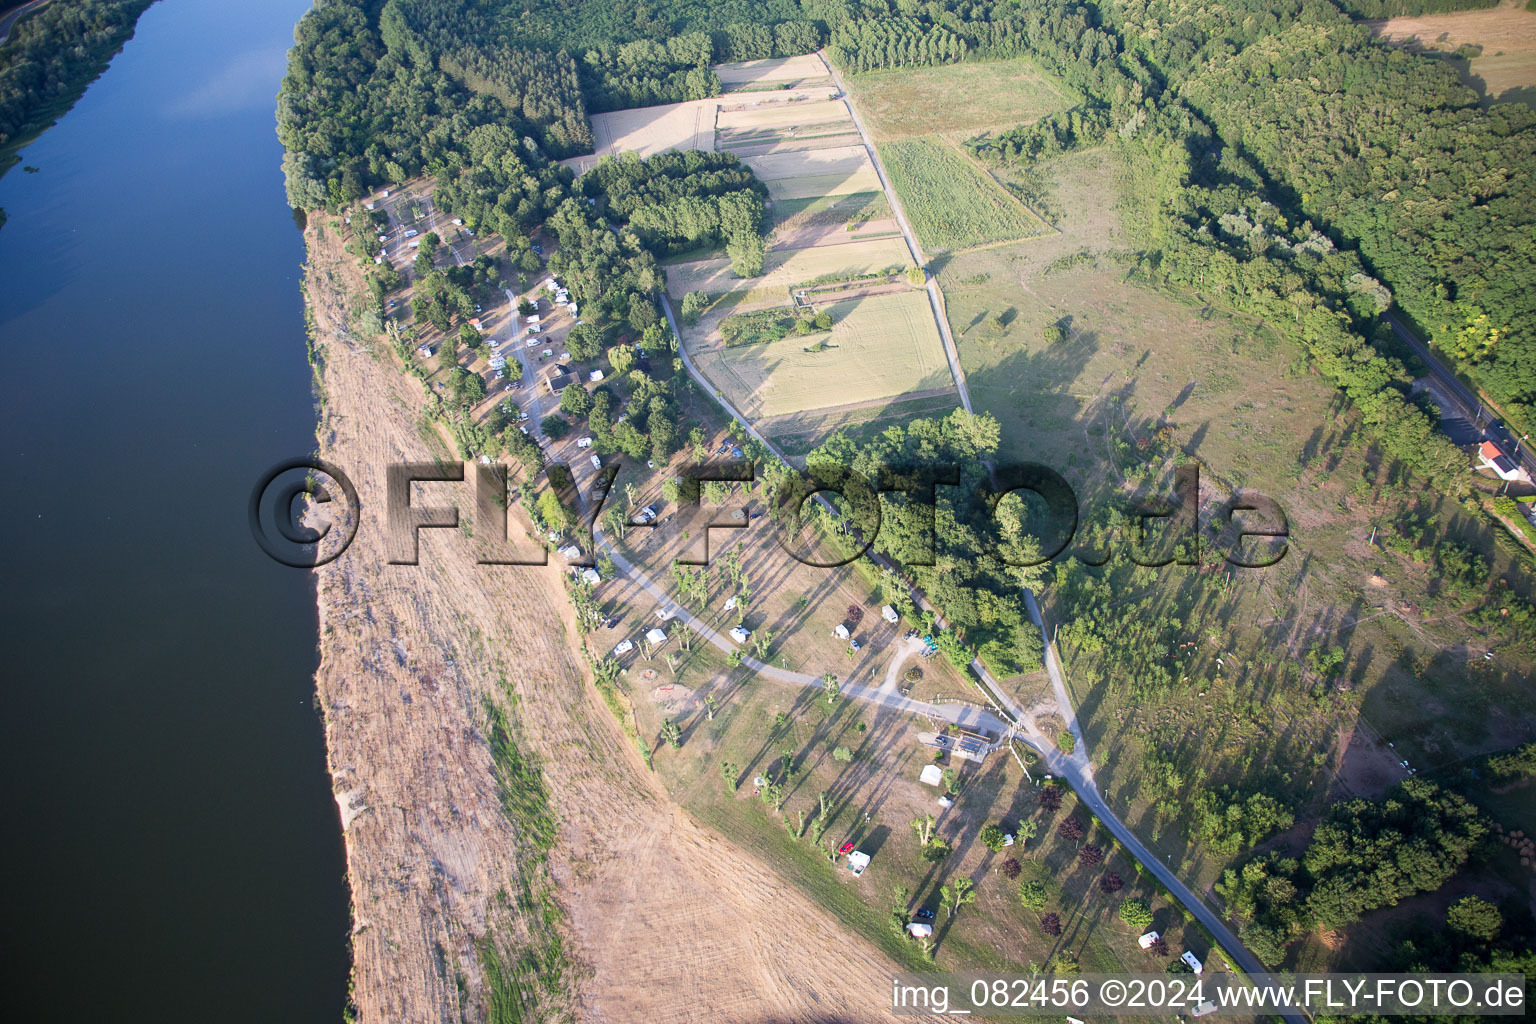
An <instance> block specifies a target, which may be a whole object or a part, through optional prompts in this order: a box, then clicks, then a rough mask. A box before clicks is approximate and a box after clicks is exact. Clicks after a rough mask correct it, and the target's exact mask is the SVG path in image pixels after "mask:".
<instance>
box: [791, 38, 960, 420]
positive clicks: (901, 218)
mask: <svg viewBox="0 0 1536 1024" xmlns="http://www.w3.org/2000/svg"><path fill="white" fill-rule="evenodd" d="M817 56H819V57H820V58H821V60H822V62H823V63H825V64H826V65H827V70H828V71H829V72H830V73H831V75H832V81H834V82H836V83H837V89H838V92H840V93H842V96H843V102H844V103H845V104H847V106H848V116H849V117H851V118H853V124H854V127H855V128H857V129H858V130H859V138H861V139H862V140H863V141H864V148H865V150H867V151H868V153H869V160H870V163H872V164H873V165H874V168H875V176H876V177H878V178H879V179H880V187H881V188H882V189H883V190H884V191H885V196H886V199H887V201H889V202H890V204H891V212H892V213H893V214H894V215H895V217H896V222H897V223H898V224H900V225H901V234H902V237H903V238H904V239H905V240H906V243H907V248H908V249H909V250H910V251H911V253H912V261H913V262H914V263H915V264H916V265H917V266H919V267H923V268H924V273H925V275H926V276H927V282H926V287H927V290H928V302H929V305H931V306H932V307H933V318H934V320H935V321H937V323H938V325H939V338H940V339H941V340H942V341H943V343H944V355H945V357H946V358H947V359H948V360H949V371H950V373H951V374H952V375H953V376H954V378H955V390H956V391H958V392H960V405H961V407H962V408H964V409H965V411H966V412H971V411H973V410H972V409H971V393H970V390H969V389H968V388H967V387H966V386H965V371H964V370H963V369H961V367H960V350H959V347H958V346H957V345H956V344H955V338H954V335H953V334H951V333H950V330H949V318H948V316H947V315H946V313H945V309H944V297H943V295H942V294H940V292H939V282H938V280H937V279H936V278H935V277H934V276H933V275H932V274H928V273H927V270H926V268H927V266H928V259H927V257H926V256H924V255H923V250H922V247H921V246H919V245H918V244H917V235H916V234H915V233H914V232H913V231H912V224H911V222H910V221H908V220H907V214H906V211H905V210H904V209H903V208H902V205H901V197H899V196H898V195H896V190H895V189H894V188H892V187H891V178H890V175H888V174H886V172H885V165H884V164H882V163H881V162H880V154H879V153H878V152H876V150H875V145H874V143H873V142H871V141H870V139H869V132H867V131H866V130H865V129H864V121H863V120H862V119H861V118H860V117H859V112H858V111H857V110H856V109H854V106H853V99H852V98H851V96H850V94H849V92H848V85H847V83H845V82H844V81H843V76H842V73H841V72H840V71H838V70H837V68H835V67H833V66H832V63H831V62H830V61H828V60H827V57H826V54H824V53H820V54H817Z"/></svg>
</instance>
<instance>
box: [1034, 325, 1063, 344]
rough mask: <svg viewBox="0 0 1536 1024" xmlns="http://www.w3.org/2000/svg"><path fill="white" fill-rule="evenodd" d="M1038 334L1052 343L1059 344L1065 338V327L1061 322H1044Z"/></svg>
mask: <svg viewBox="0 0 1536 1024" xmlns="http://www.w3.org/2000/svg"><path fill="white" fill-rule="evenodd" d="M1040 334H1041V336H1042V337H1044V338H1045V340H1046V341H1047V342H1048V343H1050V344H1052V345H1059V344H1061V343H1062V342H1063V341H1066V340H1067V331H1066V328H1064V327H1062V326H1061V324H1046V325H1045V330H1043V331H1041V332H1040Z"/></svg>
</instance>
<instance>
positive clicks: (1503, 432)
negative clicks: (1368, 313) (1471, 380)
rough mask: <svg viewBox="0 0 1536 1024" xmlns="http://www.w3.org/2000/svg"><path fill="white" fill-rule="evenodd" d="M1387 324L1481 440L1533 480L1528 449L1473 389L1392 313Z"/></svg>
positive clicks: (1534, 461)
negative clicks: (1476, 428) (1477, 430)
mask: <svg viewBox="0 0 1536 1024" xmlns="http://www.w3.org/2000/svg"><path fill="white" fill-rule="evenodd" d="M1386 321H1387V323H1389V324H1391V325H1392V331H1393V333H1395V334H1396V335H1397V337H1398V339H1399V340H1400V341H1402V343H1403V344H1405V345H1407V346H1408V347H1409V348H1411V349H1412V350H1413V351H1414V353H1415V354H1416V355H1417V356H1418V357H1419V358H1420V359H1422V360H1423V361H1424V365H1425V366H1427V367H1428V368H1429V374H1430V376H1431V377H1434V378H1435V381H1436V382H1437V383H1438V384H1439V385H1440V386H1441V388H1442V390H1443V391H1444V392H1445V393H1446V396H1447V397H1449V398H1450V399H1451V400H1452V401H1454V402H1456V403H1458V404H1459V405H1460V406H1461V412H1462V414H1463V415H1465V416H1466V418H1467V419H1468V420H1471V421H1472V422H1474V423H1477V424H1480V425H1481V426H1482V427H1483V433H1484V436H1485V437H1486V438H1487V439H1488V440H1490V441H1492V442H1493V443H1495V444H1497V445H1498V446H1499V447H1500V448H1502V449H1504V453H1505V454H1506V455H1511V456H1513V457H1515V458H1517V459H1518V460H1519V462H1520V464H1521V465H1522V466H1524V467H1525V471H1526V472H1527V473H1530V474H1531V476H1532V477H1536V453H1533V452H1532V451H1531V450H1530V449H1529V448H1528V447H1525V446H1522V445H1521V443H1520V441H1519V440H1518V439H1517V438H1516V437H1515V435H1514V434H1513V433H1512V432H1511V431H1510V429H1509V428H1508V427H1506V426H1504V424H1503V422H1501V421H1500V420H1499V418H1498V417H1497V416H1496V415H1494V413H1493V410H1491V409H1489V408H1488V407H1487V406H1485V405H1483V403H1482V402H1481V401H1480V400H1479V399H1478V397H1477V395H1476V394H1474V393H1473V391H1472V389H1471V388H1469V387H1467V386H1466V385H1465V384H1463V383H1462V382H1461V378H1459V377H1457V376H1456V375H1455V374H1454V373H1452V372H1451V371H1450V370H1449V369H1447V368H1446V367H1445V365H1444V364H1442V363H1441V362H1440V360H1439V358H1438V357H1437V356H1436V355H1435V354H1434V352H1433V351H1431V350H1430V347H1429V346H1428V345H1426V344H1424V342H1422V341H1420V340H1419V339H1418V337H1417V336H1416V335H1415V334H1414V333H1413V332H1412V331H1410V330H1409V329H1408V328H1407V327H1405V326H1404V325H1403V323H1402V322H1401V321H1400V320H1398V319H1397V317H1395V316H1393V315H1392V314H1391V313H1388V314H1387V315H1386Z"/></svg>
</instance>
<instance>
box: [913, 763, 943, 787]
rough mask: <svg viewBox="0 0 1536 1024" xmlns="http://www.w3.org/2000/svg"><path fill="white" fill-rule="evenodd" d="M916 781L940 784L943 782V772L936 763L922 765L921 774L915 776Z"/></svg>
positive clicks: (932, 784)
mask: <svg viewBox="0 0 1536 1024" xmlns="http://www.w3.org/2000/svg"><path fill="white" fill-rule="evenodd" d="M917 781H918V782H921V783H922V784H923V785H925V786H938V785H942V784H943V782H944V773H943V772H942V771H941V770H940V769H939V766H938V765H936V764H930V765H924V766H923V771H922V774H921V775H919V776H918V777H917Z"/></svg>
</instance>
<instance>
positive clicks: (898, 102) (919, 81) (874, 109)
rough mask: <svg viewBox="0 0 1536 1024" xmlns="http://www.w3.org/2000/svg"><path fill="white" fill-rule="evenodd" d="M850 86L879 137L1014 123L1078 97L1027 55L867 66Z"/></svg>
mask: <svg viewBox="0 0 1536 1024" xmlns="http://www.w3.org/2000/svg"><path fill="white" fill-rule="evenodd" d="M848 88H849V90H850V91H851V92H852V93H853V100H854V103H855V104H856V105H857V108H858V111H859V114H860V116H861V117H863V118H864V123H865V125H866V126H867V127H868V128H869V130H870V132H871V133H872V134H873V135H874V137H875V140H876V141H877V142H887V141H891V140H895V139H904V138H909V137H911V136H915V135H931V134H933V132H934V131H935V130H938V131H939V132H941V133H942V134H944V135H946V136H948V137H950V138H959V137H962V136H966V135H974V134H976V133H978V132H980V131H983V130H985V129H987V128H994V127H999V126H1008V127H1012V126H1014V125H1017V124H1023V123H1027V122H1029V121H1033V120H1035V119H1036V118H1039V117H1042V116H1044V115H1045V114H1049V113H1052V112H1054V111H1057V110H1065V109H1066V108H1068V107H1070V106H1073V105H1074V104H1076V103H1077V102H1079V98H1078V97H1077V95H1076V94H1075V93H1074V92H1073V91H1072V90H1071V89H1070V88H1068V87H1067V86H1066V85H1064V84H1062V83H1061V82H1058V81H1056V80H1055V78H1054V77H1053V76H1051V75H1048V74H1046V73H1045V72H1044V71H1041V70H1040V69H1039V68H1038V67H1036V65H1035V63H1034V61H1032V60H1030V59H1028V58H1023V57H1021V58H1019V59H1017V60H1000V61H967V62H965V63H961V64H947V65H942V66H939V67H926V68H904V69H900V70H896V71H870V72H866V73H864V74H860V75H852V76H850V78H849V82H848Z"/></svg>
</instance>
